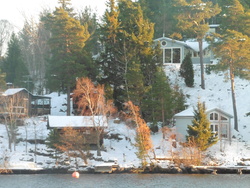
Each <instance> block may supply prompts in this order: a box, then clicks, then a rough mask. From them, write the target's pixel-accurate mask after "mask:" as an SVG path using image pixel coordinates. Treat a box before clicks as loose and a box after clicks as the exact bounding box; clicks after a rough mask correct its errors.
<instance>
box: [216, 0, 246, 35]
mask: <svg viewBox="0 0 250 188" xmlns="http://www.w3.org/2000/svg"><path fill="white" fill-rule="evenodd" d="M219 2H220V6H221V7H222V12H221V15H220V17H221V24H220V28H221V33H222V34H223V33H224V32H226V30H227V29H229V30H235V31H238V32H241V33H243V34H247V35H248V36H250V10H249V9H247V8H245V7H244V6H243V5H242V4H241V2H240V1H239V0H228V1H222V0H220V1H219Z"/></svg>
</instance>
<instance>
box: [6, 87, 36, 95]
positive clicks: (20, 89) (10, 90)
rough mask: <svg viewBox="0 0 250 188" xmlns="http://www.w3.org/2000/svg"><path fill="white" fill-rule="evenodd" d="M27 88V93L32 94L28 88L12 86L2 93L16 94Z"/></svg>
mask: <svg viewBox="0 0 250 188" xmlns="http://www.w3.org/2000/svg"><path fill="white" fill-rule="evenodd" d="M23 90H25V91H26V92H27V93H29V94H30V95H32V94H31V93H30V92H29V91H28V90H27V89H25V88H10V89H7V90H6V91H5V92H4V93H3V94H2V95H3V96H10V95H15V94H16V93H19V92H20V91H23Z"/></svg>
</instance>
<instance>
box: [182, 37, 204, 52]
mask: <svg viewBox="0 0 250 188" xmlns="http://www.w3.org/2000/svg"><path fill="white" fill-rule="evenodd" d="M185 44H186V45H187V46H188V47H190V48H191V49H193V50H194V51H196V52H199V51H200V50H199V43H198V42H197V41H190V40H187V41H186V42H185ZM208 46H209V44H208V43H207V42H206V41H203V44H202V50H204V49H206V48H207V47H208Z"/></svg>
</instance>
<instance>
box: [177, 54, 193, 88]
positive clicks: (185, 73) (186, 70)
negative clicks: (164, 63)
mask: <svg viewBox="0 0 250 188" xmlns="http://www.w3.org/2000/svg"><path fill="white" fill-rule="evenodd" d="M180 75H181V76H182V77H183V78H184V79H185V84H186V86H188V87H193V86H194V69H193V63H192V60H191V54H190V53H188V54H187V55H186V57H185V58H184V60H183V62H182V64H181V67H180Z"/></svg>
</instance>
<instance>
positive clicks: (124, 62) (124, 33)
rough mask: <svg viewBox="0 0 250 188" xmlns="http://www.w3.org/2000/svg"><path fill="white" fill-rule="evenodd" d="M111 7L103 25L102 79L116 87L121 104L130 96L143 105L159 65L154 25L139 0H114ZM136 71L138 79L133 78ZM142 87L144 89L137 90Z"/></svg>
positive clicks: (117, 102) (117, 97) (115, 96)
mask: <svg viewBox="0 0 250 188" xmlns="http://www.w3.org/2000/svg"><path fill="white" fill-rule="evenodd" d="M108 8H109V10H107V11H106V13H105V16H104V24H103V26H102V28H101V36H102V37H101V41H102V43H103V44H104V50H105V51H104V53H102V56H101V61H100V64H101V68H102V70H103V73H104V76H103V78H104V79H103V80H102V82H105V83H109V85H111V86H112V87H113V97H114V100H115V104H116V105H117V106H118V107H119V106H120V107H121V106H122V103H123V102H124V101H127V100H133V102H135V103H136V104H137V105H139V104H141V99H142V96H143V94H144V93H145V91H146V90H147V87H148V86H149V85H151V84H152V79H153V75H154V72H155V71H156V66H157V59H156V58H155V57H156V56H155V50H154V49H152V44H153V35H154V27H153V24H152V23H150V22H149V21H148V20H147V19H146V18H145V17H144V15H143V12H142V9H141V7H140V5H139V3H137V2H133V1H131V0H129V1H127V0H120V1H119V2H118V6H116V5H115V2H114V0H110V1H109V4H108ZM132 74H133V77H134V78H135V77H136V79H131V75H132ZM135 74H136V75H137V76H135ZM138 87H139V88H140V91H136V89H137V90H138ZM138 92H139V93H140V96H139V95H138ZM132 93H134V94H132ZM132 95H133V96H132ZM131 97H132V98H133V99H132V98H131ZM119 104H120V105H119Z"/></svg>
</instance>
